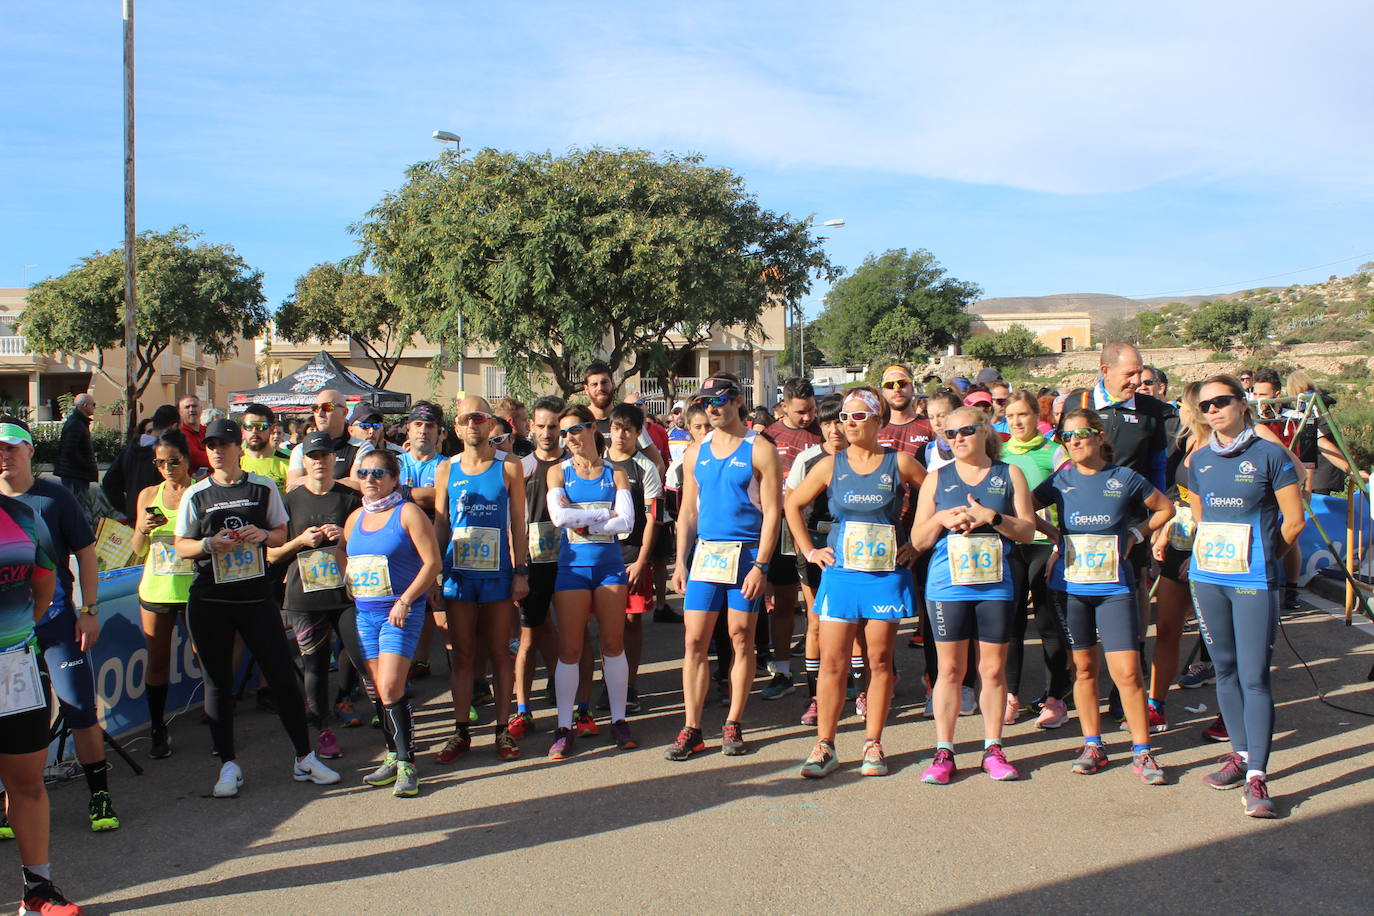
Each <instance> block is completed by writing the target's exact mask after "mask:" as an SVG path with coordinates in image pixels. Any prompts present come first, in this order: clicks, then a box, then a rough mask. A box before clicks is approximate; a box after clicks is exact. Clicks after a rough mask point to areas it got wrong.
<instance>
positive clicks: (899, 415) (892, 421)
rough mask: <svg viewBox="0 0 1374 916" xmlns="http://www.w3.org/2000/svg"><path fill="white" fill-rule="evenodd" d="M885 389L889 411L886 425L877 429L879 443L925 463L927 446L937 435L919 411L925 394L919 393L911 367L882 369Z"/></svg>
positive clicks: (885, 398) (893, 366) (898, 366)
mask: <svg viewBox="0 0 1374 916" xmlns="http://www.w3.org/2000/svg"><path fill="white" fill-rule="evenodd" d="M882 392H883V400H885V401H887V406H888V410H889V411H890V413H889V415H888V419H887V425H886V426H884V427H883V428H882V429H880V430H878V442H879V443H880V444H882V445H885V446H887V447H888V448H892V449H896V450H897V451H899V452H906V453H907V454H908V455H910V456H911V457H913V458H915V459H916V461H917V462H918V463H924V461H925V451H926V446H927V445H928V444H929V443H930V441H931V439H933V438H934V437H935V433H934V431H932V430H931V428H930V421H929V420H927V419H925V418H924V417H923V416H920V413H919V412H918V407H919V406H920V405H922V404H924V403H925V393H924V392H920V393H919V394H918V393H917V391H916V388H915V383H914V382H912V380H911V370H910V369H908V368H907V367H906V366H902V365H892V366H888V367H887V368H886V369H884V370H883V381H882ZM921 412H923V411H921Z"/></svg>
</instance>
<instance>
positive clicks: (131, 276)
mask: <svg viewBox="0 0 1374 916" xmlns="http://www.w3.org/2000/svg"><path fill="white" fill-rule="evenodd" d="M135 231H136V230H135V220H134V0H124V432H125V434H126V436H127V437H128V438H130V439H132V438H133V434H134V430H135V429H137V428H138V400H137V397H136V395H135V392H134V379H135V368H134V366H135V359H134V354H135V351H136V350H137V349H138V318H137V310H136V306H137V302H138V293H137V290H136V289H135V273H136V272H135V270H134V240H135Z"/></svg>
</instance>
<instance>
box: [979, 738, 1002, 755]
mask: <svg viewBox="0 0 1374 916" xmlns="http://www.w3.org/2000/svg"><path fill="white" fill-rule="evenodd" d="M1001 746H1002V739H1001V738H984V739H983V751H984V753H986V752H987V751H988V750H989V749H990V748H994V747H1001Z"/></svg>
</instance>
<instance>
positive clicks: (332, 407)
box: [315, 404, 343, 413]
mask: <svg viewBox="0 0 1374 916" xmlns="http://www.w3.org/2000/svg"><path fill="white" fill-rule="evenodd" d="M341 409H343V405H342V404H316V405H315V413H333V412H334V411H336V410H341Z"/></svg>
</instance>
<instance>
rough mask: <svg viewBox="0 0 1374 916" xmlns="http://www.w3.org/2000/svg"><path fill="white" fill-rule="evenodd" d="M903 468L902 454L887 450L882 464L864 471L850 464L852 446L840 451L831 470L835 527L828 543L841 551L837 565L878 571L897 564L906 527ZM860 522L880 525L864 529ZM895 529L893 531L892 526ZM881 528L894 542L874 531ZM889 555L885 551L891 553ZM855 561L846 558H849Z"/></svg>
mask: <svg viewBox="0 0 1374 916" xmlns="http://www.w3.org/2000/svg"><path fill="white" fill-rule="evenodd" d="M901 487H902V481H901V477H900V475H899V474H898V472H897V452H895V451H893V450H892V449H887V450H886V452H885V454H884V455H883V458H882V460H881V461H879V462H878V466H877V468H875V469H874V470H873V471H871V472H870V473H868V474H860V473H858V472H856V471H855V470H854V467H853V465H851V464H850V463H849V452H848V450H847V449H846V450H842V451H839V452H836V453H835V466H834V469H833V470H832V471H831V473H830V486H829V487H828V488H827V490H826V505H827V506H828V507H829V509H830V514H831V518H832V519H833V520H834V526H833V527H832V528H831V529H830V536H829V538H828V539H827V542H826V543H827V545H828V546H829V547H830V548H831V549H833V550H834V551H835V568H836V569H857V570H863V571H866V572H875V571H878V570H877V569H875V566H877V567H883V570H882V571H886V569H885V567H887V566H888V565H891V562H892V561H894V560H895V559H896V550H897V547H898V545H900V544H902V543H905V541H906V539H905V538H903V537H902V534H901V526H900V525H898V524H897V522H898V519H899V518H900V517H901V514H902V506H903V495H904V494H903V491H902V488H901ZM860 525H876V526H880V527H879V528H878V529H876V530H875V529H866V530H864V531H862V532H860V530H859V528H858V526H860ZM887 528H891V529H892V530H891V531H890V532H888V531H887V530H886V529H887ZM878 532H881V533H882V534H883V535H890V536H891V540H890V541H886V540H884V539H883V537H875V536H874V535H875V534H877V533H878ZM889 553H890V555H891V556H890V557H889V556H885V554H889ZM847 560H848V561H849V562H846V561H847Z"/></svg>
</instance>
